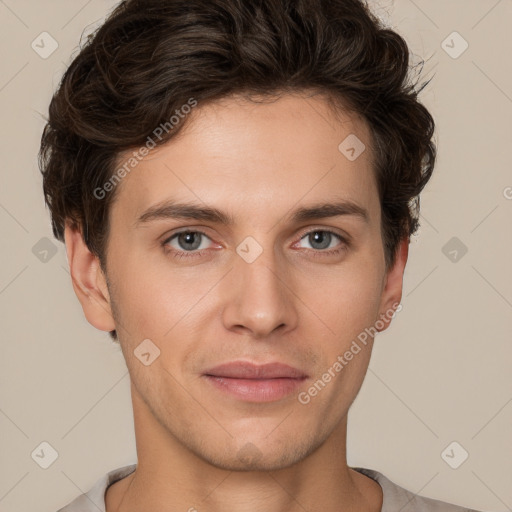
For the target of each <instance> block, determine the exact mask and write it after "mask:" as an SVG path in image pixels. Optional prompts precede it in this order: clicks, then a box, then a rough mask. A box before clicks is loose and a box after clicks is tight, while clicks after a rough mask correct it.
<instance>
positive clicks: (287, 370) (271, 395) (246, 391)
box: [203, 361, 308, 402]
mask: <svg viewBox="0 0 512 512" xmlns="http://www.w3.org/2000/svg"><path fill="white" fill-rule="evenodd" d="M203 378H204V379H205V382H207V383H208V385H209V386H212V389H215V390H217V392H221V393H222V394H223V395H225V396H230V397H232V398H236V399H237V400H243V401H245V402H275V401H277V400H281V399H283V398H286V397H288V396H289V395H291V394H292V393H296V392H297V390H298V389H299V388H300V386H302V385H303V381H304V380H306V379H307V378H308V375H306V374H305V373H304V372H303V371H301V370H299V369H298V368H294V367H293V366H289V365H287V364H283V363H277V362H274V363H267V364H263V365H256V364H254V363H250V362H248V361H232V362H230V363H225V364H221V365H218V366H215V367H214V368H210V369H209V370H207V371H206V372H205V373H204V374H203Z"/></svg>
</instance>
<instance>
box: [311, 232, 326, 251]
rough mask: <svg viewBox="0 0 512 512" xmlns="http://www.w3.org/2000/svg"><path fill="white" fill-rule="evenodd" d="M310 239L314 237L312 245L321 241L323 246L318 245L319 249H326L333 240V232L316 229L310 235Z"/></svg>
mask: <svg viewBox="0 0 512 512" xmlns="http://www.w3.org/2000/svg"><path fill="white" fill-rule="evenodd" d="M309 236H310V239H313V240H314V241H313V242H312V245H313V244H314V243H319V244H320V245H321V247H317V248H318V249H326V248H327V247H329V244H330V242H331V233H329V232H327V231H314V232H313V233H311V234H310V235H309Z"/></svg>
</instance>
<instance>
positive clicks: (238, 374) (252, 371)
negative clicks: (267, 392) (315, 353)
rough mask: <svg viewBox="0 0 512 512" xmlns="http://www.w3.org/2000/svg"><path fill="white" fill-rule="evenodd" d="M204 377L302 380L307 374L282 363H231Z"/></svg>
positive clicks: (215, 368)
mask: <svg viewBox="0 0 512 512" xmlns="http://www.w3.org/2000/svg"><path fill="white" fill-rule="evenodd" d="M204 375H207V376H212V377H226V378H231V379H283V378H288V379H304V378H307V377H308V376H307V374H305V373H304V372H303V371H301V370H299V369H297V368H294V367H293V366H289V365H287V364H283V363H277V362H274V363H267V364H262V365H256V364H254V363H250V362H248V361H232V362H230V363H225V364H221V365H218V366H215V367H214V368H211V369H209V370H207V371H206V372H205V373H204Z"/></svg>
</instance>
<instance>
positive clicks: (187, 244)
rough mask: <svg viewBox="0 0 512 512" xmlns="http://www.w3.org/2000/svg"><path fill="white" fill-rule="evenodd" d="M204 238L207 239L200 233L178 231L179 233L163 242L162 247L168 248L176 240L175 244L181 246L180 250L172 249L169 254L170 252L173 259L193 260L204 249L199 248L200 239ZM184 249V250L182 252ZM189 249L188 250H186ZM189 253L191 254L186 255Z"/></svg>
mask: <svg viewBox="0 0 512 512" xmlns="http://www.w3.org/2000/svg"><path fill="white" fill-rule="evenodd" d="M203 237H206V238H209V237H208V236H207V235H206V234H205V233H203V232H202V231H180V232H179V233H175V234H174V235H172V236H171V237H169V238H168V239H167V240H165V241H164V242H163V245H164V246H165V247H166V248H168V247H169V245H170V243H171V242H172V241H174V239H176V242H177V243H178V244H179V246H181V248H175V247H174V248H172V250H171V251H170V252H172V255H173V257H174V258H193V257H196V256H198V255H201V254H202V252H201V251H202V250H204V249H205V248H204V247H201V245H203V244H202V238H203ZM182 249H185V250H182ZM187 249H189V250H187ZM198 249H201V251H199V252H198ZM188 253H191V254H188Z"/></svg>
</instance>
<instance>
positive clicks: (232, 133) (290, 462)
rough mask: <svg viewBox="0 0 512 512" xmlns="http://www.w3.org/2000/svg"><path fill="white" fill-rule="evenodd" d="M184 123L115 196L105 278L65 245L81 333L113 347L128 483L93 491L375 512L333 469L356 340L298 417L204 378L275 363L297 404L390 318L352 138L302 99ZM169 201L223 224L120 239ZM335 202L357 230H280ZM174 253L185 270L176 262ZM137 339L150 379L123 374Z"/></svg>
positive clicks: (206, 504)
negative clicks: (206, 211) (125, 424)
mask: <svg viewBox="0 0 512 512" xmlns="http://www.w3.org/2000/svg"><path fill="white" fill-rule="evenodd" d="M189 116H190V117H189V119H187V121H188V122H187V125H186V126H185V127H184V128H185V129H184V130H183V131H182V132H181V133H180V134H179V137H177V138H175V139H173V140H171V141H170V142H169V143H167V144H166V145H164V146H161V147H158V148H156V149H155V150H152V151H151V152H150V154H149V155H148V156H147V157H146V158H144V160H143V161H142V162H141V163H139V165H138V166H137V167H136V168H135V169H134V170H133V171H132V172H131V173H130V174H129V175H127V176H126V177H125V178H124V179H123V181H122V183H121V184H120V185H118V186H119V187H120V189H119V190H118V191H117V192H118V195H117V198H116V200H115V202H114V203H113V205H112V209H111V213H110V222H111V231H110V237H109V242H108V248H107V271H106V275H105V274H104V273H103V272H102V270H101V268H100V265H99V261H98V259H97V258H96V257H95V256H94V255H92V254H91V253H90V252H89V250H88V249H87V247H86V246H85V244H84V242H83V240H82V237H81V235H80V233H79V232H78V231H74V230H72V229H71V227H69V226H68V227H67V228H66V232H65V237H66V248H67V254H68V261H69V264H70V269H71V275H72V278H73V286H74V289H75V292H76V294H77V296H78V299H79V300H80V302H81V304H82V307H83V310H84V314H85V316H86V318H87V320H88V321H89V322H90V323H91V324H92V325H93V326H95V327H96V328H97V329H100V330H103V331H110V330H113V329H116V330H117V333H118V336H119V338H120V344H121V348H122V351H123V355H124V357H125V359H126V364H127V367H128V370H129V372H130V379H131V396H132V402H133V411H134V424H135V436H136V444H137V455H138V467H137V470H136V471H135V472H134V473H132V474H131V475H130V476H128V477H126V478H124V479H122V480H120V481H118V482H117V483H115V484H113V485H111V486H110V487H109V489H108V491H107V493H106V506H107V512H116V511H120V512H135V511H140V510H159V511H162V512H164V511H165V512H167V511H169V512H171V511H172V512H174V511H187V510H191V509H192V507H194V508H195V509H196V510H198V511H199V512H200V511H201V510H208V512H227V511H237V512H244V511H251V512H254V510H263V509H264V510H266V511H267V512H284V511H286V512H299V511H301V512H303V511H304V510H308V511H309V510H331V511H334V510H336V511H372V512H376V511H380V510H381V507H382V489H381V487H380V486H379V485H378V484H377V483H376V482H375V481H373V480H372V479H370V478H368V477H366V476H364V475H362V474H360V473H358V472H356V471H354V470H352V469H350V468H349V467H348V466H347V462H346V432H347V413H348V410H349V407H350V405H351V404H352V402H353V401H354V399H355V397H356V395H357V393H358V391H359V389H360V387H361V384H362V382H363V379H364V376H365V374H366V371H367V368H368V364H369V361H370V355H371V348H372V346H373V340H372V339H371V338H370V339H369V342H368V344H367V346H366V347H365V346H363V348H362V350H361V351H360V352H359V353H358V354H357V355H355V356H354V358H353V359H352V360H351V361H350V362H349V363H348V364H347V365H346V366H345V367H344V368H343V370H342V371H341V372H339V373H338V374H337V375H336V377H334V378H332V380H331V381H330V382H329V383H328V384H327V385H326V386H325V388H323V389H322V391H321V392H319V393H318V395H317V396H315V397H312V398H311V400H310V402H309V403H308V404H302V403H300V402H299V401H298V399H297V393H295V392H294V393H292V394H291V395H290V396H287V397H285V398H283V399H280V400H277V401H273V402H266V403H255V402H246V401H242V400H239V399H237V398H233V397H231V396H228V395H226V394H224V393H222V392H220V391H218V390H217V389H215V388H214V387H213V386H212V385H211V384H210V383H209V382H207V381H206V380H205V379H204V377H202V373H203V372H204V371H205V370H206V369H208V368H211V367H213V366H215V365H217V364H220V363H224V362H227V361H232V360H235V359H241V360H246V361H253V362H256V363H265V362H269V361H280V362H284V363H287V364H289V365H291V366H294V367H297V368H299V369H301V370H303V371H304V372H306V373H307V374H308V375H309V377H308V379H306V381H304V383H303V385H301V388H300V389H299V391H304V390H308V388H310V387H311V385H312V383H313V382H315V381H317V380H318V379H319V378H321V376H322V374H324V373H325V372H326V371H327V370H328V368H330V367H332V365H333V363H334V362H335V361H336V360H337V357H338V356H339V355H340V354H344V353H345V352H346V351H347V350H348V349H349V347H350V345H351V343H352V341H353V340H355V339H356V338H357V336H358V334H359V333H361V332H363V331H364V329H365V328H367V327H370V326H373V325H374V324H375V322H376V321H377V320H378V319H379V318H382V315H383V314H384V313H385V312H386V311H389V310H390V309H391V308H393V305H395V307H396V305H397V304H398V303H399V302H400V299H401V296H402V279H403V272H404V268H405V264H406V261H407V255H408V240H403V241H402V243H401V244H400V247H399V249H398V252H397V258H396V262H395V264H394V266H393V267H392V268H390V269H386V267H385V260H384V249H383V241H382V238H381V231H380V223H381V210H380V202H379V197H378V193H377V187H376V182H375V177H374V175H373V171H372V164H371V155H372V153H371V150H370V143H371V141H370V132H369V129H368V126H367V125H366V123H365V122H364V120H362V119H361V118H359V117H357V116H356V115H355V114H348V113H341V112H338V114H337V115H335V114H334V112H333V110H332V108H331V107H329V105H328V103H327V102H326V100H325V98H322V97H321V96H318V95H317V96H312V97H311V96H306V95H299V94H293V95H292V94H285V95H283V96H282V97H281V98H280V99H278V100H277V101H273V102H268V103H258V104H256V103H253V102H250V101H247V100H244V99H241V98H236V97H230V98H227V99H224V100H222V101H217V102H215V103H211V104H209V105H206V106H198V107H197V108H196V109H194V110H193V112H192V114H190V115H189ZM349 134H356V136H357V137H358V138H359V139H360V140H361V141H363V142H364V143H365V144H366V148H367V149H366V150H365V151H364V152H363V153H362V154H361V155H360V156H359V157H358V158H357V159H356V160H355V161H349V160H348V159H347V158H346V157H345V156H344V155H343V154H342V153H341V152H340V151H339V150H338V145H339V144H340V143H341V141H343V140H344V139H345V138H346V137H347V136H348V135H349ZM169 198H173V199H174V200H179V201H189V202H194V203H198V204H199V205H200V206H205V205H208V206H212V207H217V208H219V209H221V210H223V211H224V212H226V213H229V214H231V215H232V216H233V217H234V221H235V223H234V224H233V225H232V226H226V225H222V224H219V223H215V222H212V221H209V220H208V221H205V220H196V219H173V218H167V219H165V218H164V219H158V220H154V221H152V222H148V223H143V224H142V225H137V224H136V220H137V219H138V217H139V216H140V215H141V214H142V213H143V212H144V211H146V210H147V209H148V208H149V207H151V206H153V205H155V204H158V203H160V202H162V201H164V200H167V199H169ZM339 199H344V200H350V201H353V202H355V203H357V204H358V205H360V206H362V207H363V208H365V209H366V210H367V212H368V222H364V221H363V220H362V219H360V218H359V217H357V216H355V215H340V216H336V217H327V218H322V219H316V220H313V221H311V220H306V221H303V222H301V223H293V222H291V221H290V220H289V217H290V213H291V212H292V211H293V210H294V209H296V208H298V207H305V206H310V205H312V204H316V203H319V202H331V201H335V200H339ZM183 228H187V229H190V230H191V231H193V230H194V229H197V230H200V231H203V232H204V233H206V235H207V236H206V237H202V238H201V235H197V237H199V240H198V239H197V237H196V239H195V240H196V241H198V242H200V244H201V245H200V247H199V250H197V249H194V248H192V249H191V248H190V247H191V245H192V246H193V243H194V239H192V241H188V245H187V241H186V240H181V244H180V240H179V239H178V238H177V237H175V238H174V239H173V240H172V241H169V242H167V246H166V247H167V249H168V250H167V251H166V250H165V246H164V245H163V244H164V242H165V241H166V240H167V239H169V237H171V236H172V235H173V234H175V233H176V232H177V231H178V230H182V229H183ZM326 230H327V231H332V232H334V233H335V234H339V235H340V236H346V235H348V236H349V237H350V240H351V241H350V243H349V245H348V246H347V245H345V244H344V243H343V242H342V241H341V240H340V239H338V238H337V237H336V236H335V235H332V237H331V238H330V239H328V240H327V242H324V246H321V242H315V238H314V237H313V235H311V236H308V234H309V233H313V234H314V233H315V232H317V231H321V234H324V237H326V236H327V237H328V235H326V234H325V231H326ZM247 236H251V237H253V238H254V239H255V240H256V241H257V243H258V244H259V245H260V246H261V248H262V250H263V252H262V253H261V254H260V255H259V257H258V258H257V259H256V260H255V261H253V262H252V263H248V262H247V261H245V260H244V259H243V258H241V257H240V256H239V255H238V254H237V252H236V248H237V246H238V245H239V244H241V242H242V241H243V240H244V239H245V238H246V237H247ZM324 240H325V238H324ZM329 240H330V241H329ZM193 247H195V246H193ZM324 247H326V248H324ZM340 247H342V250H341V252H340V253H339V254H337V255H336V254H328V252H329V251H331V250H335V249H338V248H340ZM173 250H174V251H182V252H185V253H186V254H189V255H190V254H192V253H193V252H194V250H195V256H194V257H189V258H185V257H184V258H181V259H175V258H173V257H172V251H173ZM187 250H188V253H187ZM251 250H252V249H251ZM199 251H200V252H199ZM198 254H199V255H198ZM315 255H316V257H315ZM107 276H108V280H107ZM388 325H389V321H388V322H387V323H386V325H385V326H384V328H382V329H380V330H384V329H385V328H387V326H388ZM145 339H150V340H151V341H152V342H153V343H154V344H155V345H156V346H157V347H158V348H159V349H160V356H159V357H158V358H157V359H156V360H155V361H154V362H152V364H150V365H148V366H145V365H144V364H142V363H141V361H140V360H139V359H138V358H137V357H135V356H134V350H135V348H136V347H137V346H138V345H139V344H140V343H141V341H142V340H145ZM251 450H252V451H251ZM243 453H245V454H247V453H252V455H253V457H252V459H251V458H250V457H249V459H248V458H247V457H245V458H242V457H241V454H243ZM319 490H321V492H319ZM192 510H193V509H192Z"/></svg>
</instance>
